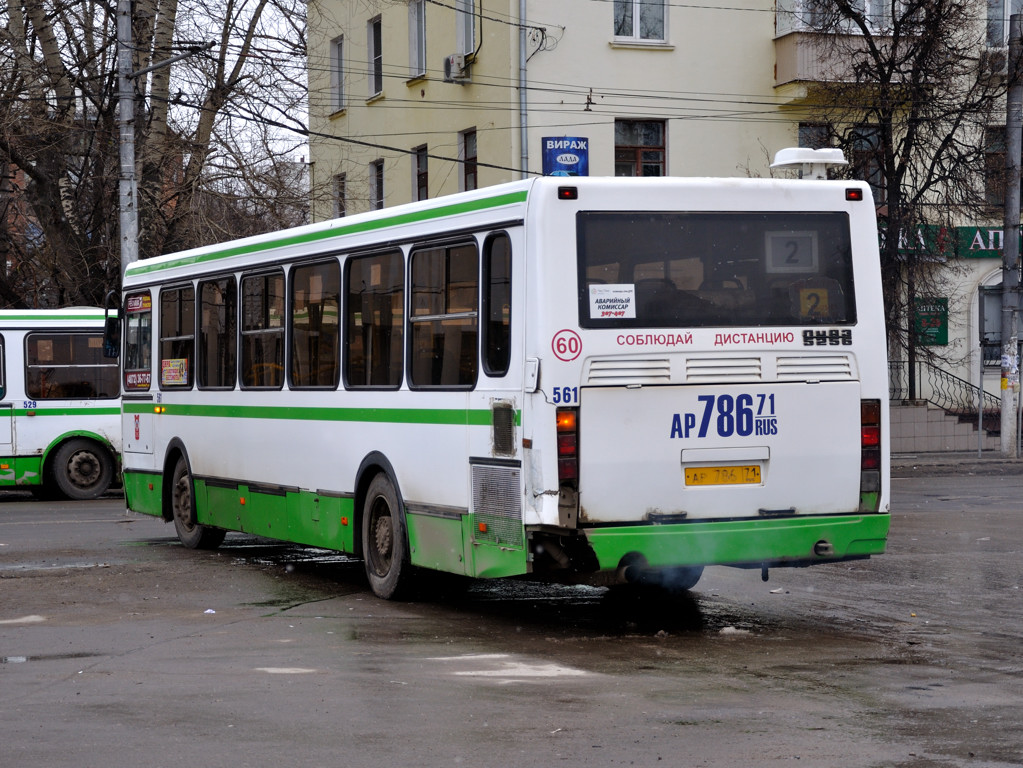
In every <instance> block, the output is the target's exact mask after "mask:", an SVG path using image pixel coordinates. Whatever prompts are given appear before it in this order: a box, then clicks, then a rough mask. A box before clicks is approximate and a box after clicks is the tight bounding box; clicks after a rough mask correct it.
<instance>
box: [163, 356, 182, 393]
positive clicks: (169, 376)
mask: <svg viewBox="0 0 1023 768" xmlns="http://www.w3.org/2000/svg"><path fill="white" fill-rule="evenodd" d="M187 383H188V359H187V358H183V357H181V358H173V359H170V360H164V361H162V363H161V367H160V384H161V385H162V386H165V387H175V386H181V385H183V384H187Z"/></svg>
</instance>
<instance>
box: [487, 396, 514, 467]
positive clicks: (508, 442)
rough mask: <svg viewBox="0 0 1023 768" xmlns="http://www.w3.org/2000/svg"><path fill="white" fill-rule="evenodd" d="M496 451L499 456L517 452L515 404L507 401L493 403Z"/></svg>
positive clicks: (492, 412)
mask: <svg viewBox="0 0 1023 768" xmlns="http://www.w3.org/2000/svg"><path fill="white" fill-rule="evenodd" d="M490 412H491V414H492V421H493V425H494V426H493V429H494V433H493V438H494V440H493V442H494V453H495V454H497V455H498V456H512V455H514V454H515V406H514V405H512V404H511V403H509V402H506V401H500V402H496V403H494V404H493V406H492V407H491V409H490Z"/></svg>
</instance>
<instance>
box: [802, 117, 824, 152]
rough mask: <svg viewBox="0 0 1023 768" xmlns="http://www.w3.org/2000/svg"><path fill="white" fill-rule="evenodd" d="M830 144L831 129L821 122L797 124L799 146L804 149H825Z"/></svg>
mask: <svg viewBox="0 0 1023 768" xmlns="http://www.w3.org/2000/svg"><path fill="white" fill-rule="evenodd" d="M830 145H831V131H830V129H829V128H828V126H826V125H824V124H822V123H800V124H799V146H801V147H805V148H806V149H825V148H826V147H828V146H830Z"/></svg>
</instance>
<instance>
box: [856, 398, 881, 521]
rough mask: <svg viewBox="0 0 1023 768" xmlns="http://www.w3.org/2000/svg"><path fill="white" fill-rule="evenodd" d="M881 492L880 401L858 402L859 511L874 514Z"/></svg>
mask: <svg viewBox="0 0 1023 768" xmlns="http://www.w3.org/2000/svg"><path fill="white" fill-rule="evenodd" d="M880 491H881V401H880V400H861V401H860V511H863V512H876V511H877V509H878V504H879V503H880Z"/></svg>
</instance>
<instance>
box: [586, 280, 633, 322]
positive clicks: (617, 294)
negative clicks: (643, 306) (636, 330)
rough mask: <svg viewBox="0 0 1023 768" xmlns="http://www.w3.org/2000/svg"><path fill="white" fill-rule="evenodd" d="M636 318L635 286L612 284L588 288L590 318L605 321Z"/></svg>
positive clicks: (630, 284)
mask: <svg viewBox="0 0 1023 768" xmlns="http://www.w3.org/2000/svg"><path fill="white" fill-rule="evenodd" d="M635 316H636V286H635V285H633V284H632V283H613V284H605V283H601V284H598V285H591V286H590V318H591V319H594V320H606V319H611V318H625V317H633V318H634V317H635Z"/></svg>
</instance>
